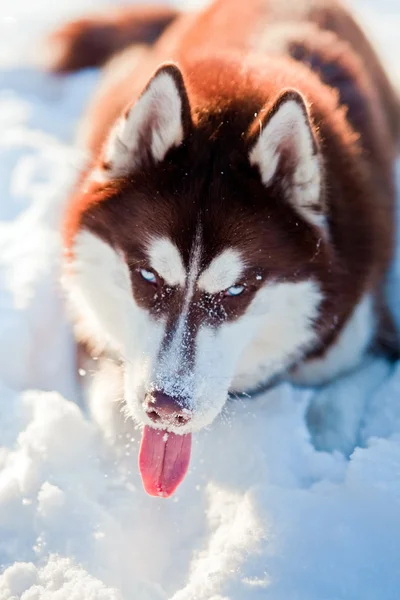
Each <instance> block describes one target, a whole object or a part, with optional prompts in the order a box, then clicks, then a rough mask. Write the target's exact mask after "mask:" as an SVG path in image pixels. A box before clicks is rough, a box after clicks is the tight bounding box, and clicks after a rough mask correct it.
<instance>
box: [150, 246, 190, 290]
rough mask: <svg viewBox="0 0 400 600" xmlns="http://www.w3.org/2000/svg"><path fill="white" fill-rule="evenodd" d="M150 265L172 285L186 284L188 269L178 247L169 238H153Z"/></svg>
mask: <svg viewBox="0 0 400 600" xmlns="http://www.w3.org/2000/svg"><path fill="white" fill-rule="evenodd" d="M147 252H148V255H149V259H150V266H151V268H152V269H154V270H155V271H156V272H157V273H158V274H159V275H160V277H162V278H163V279H164V281H165V282H166V283H167V284H168V285H170V286H171V287H173V286H175V285H181V286H184V285H185V281H186V270H185V267H184V265H183V261H182V257H181V255H180V252H179V250H178V248H177V247H176V246H175V244H173V243H172V242H171V241H170V240H168V239H167V238H157V239H155V240H152V241H151V243H150V244H149V247H148V251H147Z"/></svg>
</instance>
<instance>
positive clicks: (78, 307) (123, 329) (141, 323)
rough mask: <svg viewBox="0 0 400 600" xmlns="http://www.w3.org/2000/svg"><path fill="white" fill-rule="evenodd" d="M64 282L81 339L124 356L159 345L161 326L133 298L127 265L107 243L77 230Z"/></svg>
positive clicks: (161, 332)
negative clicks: (72, 253) (72, 254)
mask: <svg viewBox="0 0 400 600" xmlns="http://www.w3.org/2000/svg"><path fill="white" fill-rule="evenodd" d="M64 285H65V287H66V290H67V292H68V294H69V300H70V306H71V309H72V311H73V313H75V314H76V315H77V317H78V323H79V331H78V332H79V333H80V334H81V337H82V339H84V340H85V341H86V340H89V341H90V342H91V343H92V345H93V346H96V345H97V346H99V347H104V346H106V347H111V348H112V349H113V350H115V351H116V352H119V353H121V354H122V356H124V357H127V356H129V355H132V353H133V352H134V351H135V352H136V351H140V349H142V350H143V351H144V349H146V348H147V349H149V348H150V347H151V345H152V344H155V345H156V346H157V348H156V350H158V344H159V343H161V339H162V335H163V329H164V327H163V325H162V324H160V323H155V322H153V321H152V320H151V319H150V317H149V315H148V313H147V311H145V310H143V309H142V308H140V307H139V306H138V305H137V304H136V302H135V301H134V298H133V295H132V288H131V280H130V274H129V269H128V266H127V264H126V262H125V261H124V259H123V258H122V256H121V255H120V254H119V253H118V252H116V251H115V250H114V249H113V248H111V246H110V245H109V244H107V243H105V242H103V241H102V240H101V239H100V238H98V237H97V236H95V235H93V234H92V233H89V232H87V231H82V232H80V233H79V234H78V235H77V236H76V239H75V244H74V259H73V261H72V262H71V263H70V265H69V266H68V272H67V273H66V275H65V277H64ZM157 340H158V341H157Z"/></svg>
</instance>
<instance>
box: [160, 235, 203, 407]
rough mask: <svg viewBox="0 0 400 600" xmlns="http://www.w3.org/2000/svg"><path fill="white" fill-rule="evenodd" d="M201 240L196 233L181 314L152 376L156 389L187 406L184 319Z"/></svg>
mask: <svg viewBox="0 0 400 600" xmlns="http://www.w3.org/2000/svg"><path fill="white" fill-rule="evenodd" d="M200 258H201V237H200V231H197V234H196V236H195V239H194V243H193V247H192V250H191V257H190V263H189V272H188V276H187V281H186V289H185V298H184V302H183V307H182V313H181V315H180V317H179V319H178V323H177V326H176V330H175V333H174V336H173V338H172V340H171V342H170V344H169V346H168V348H167V349H166V350H165V351H164V352H163V353H162V355H161V357H160V362H159V364H158V366H157V369H156V370H155V372H154V379H155V383H156V386H158V387H161V389H163V391H164V392H166V393H167V394H169V395H171V396H178V397H180V398H183V399H185V401H186V402H187V403H188V404H190V403H191V400H192V397H193V393H194V391H193V383H194V379H193V372H192V371H191V368H190V364H189V363H188V361H187V360H186V356H185V354H186V349H187V348H186V340H187V337H188V334H189V331H188V324H187V318H188V313H189V306H190V303H191V301H192V298H193V295H194V293H195V287H196V280H197V276H198V274H199V271H200Z"/></svg>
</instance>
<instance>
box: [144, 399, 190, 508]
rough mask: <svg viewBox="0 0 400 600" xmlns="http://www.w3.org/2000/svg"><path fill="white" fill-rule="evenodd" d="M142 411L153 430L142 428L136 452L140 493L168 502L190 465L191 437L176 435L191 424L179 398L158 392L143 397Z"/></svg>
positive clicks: (186, 409) (187, 411)
mask: <svg viewBox="0 0 400 600" xmlns="http://www.w3.org/2000/svg"><path fill="white" fill-rule="evenodd" d="M144 409H145V411H146V413H147V416H148V417H149V419H151V420H152V421H153V423H154V427H151V426H149V425H145V427H144V430H143V437H142V442H141V445H140V451H139V470H140V475H141V477H142V482H143V486H144V489H145V490H146V492H147V493H148V494H150V495H151V496H161V497H164V498H168V497H169V496H171V495H172V494H173V493H174V491H175V490H176V488H177V487H178V485H179V484H180V483H181V482H182V481H183V479H184V477H185V475H186V472H187V470H188V467H189V462H190V452H191V447H192V434H191V433H185V434H179V433H178V432H179V428H180V427H182V426H183V425H187V424H188V423H189V421H190V420H191V417H192V414H191V411H190V410H189V409H188V408H186V407H185V406H184V403H183V401H182V400H180V399H179V398H174V397H172V396H168V395H167V394H165V393H163V392H161V391H154V392H152V393H151V394H147V396H146V399H145V402H144Z"/></svg>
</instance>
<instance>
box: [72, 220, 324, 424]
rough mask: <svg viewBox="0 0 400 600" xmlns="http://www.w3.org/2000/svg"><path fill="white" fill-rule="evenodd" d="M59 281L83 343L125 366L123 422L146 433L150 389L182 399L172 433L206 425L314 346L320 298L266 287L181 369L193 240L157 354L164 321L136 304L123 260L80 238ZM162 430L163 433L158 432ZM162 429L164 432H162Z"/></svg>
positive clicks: (197, 254)
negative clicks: (232, 395)
mask: <svg viewBox="0 0 400 600" xmlns="http://www.w3.org/2000/svg"><path fill="white" fill-rule="evenodd" d="M73 250H74V259H73V261H72V263H71V265H70V268H69V270H68V271H67V274H66V277H65V279H66V288H67V290H68V292H69V296H70V300H71V303H72V304H73V308H74V310H75V314H76V315H77V317H78V320H80V322H83V323H84V332H83V334H82V337H83V338H84V339H89V340H90V341H92V340H93V339H95V340H96V342H97V341H100V342H101V343H102V344H103V347H105V348H106V349H107V352H108V351H109V349H110V348H111V350H112V351H113V352H115V353H116V355H117V356H120V357H122V358H123V359H124V397H125V401H126V414H127V415H129V416H130V417H133V418H134V419H135V420H136V421H137V422H139V423H147V424H149V425H153V426H154V423H152V422H151V421H150V419H149V417H148V415H147V414H146V412H145V410H144V408H143V401H144V398H145V394H146V393H147V392H148V391H150V390H151V389H152V387H153V386H156V387H159V389H163V391H164V392H165V393H167V394H170V395H172V396H173V395H175V396H178V397H180V398H184V399H185V401H186V402H187V404H188V406H189V407H190V408H191V409H192V411H193V414H192V419H191V421H190V422H189V423H188V424H187V425H183V426H182V427H179V428H178V427H176V428H175V429H174V426H169V427H168V428H169V429H170V430H172V431H175V432H176V433H181V434H182V433H187V432H189V431H196V430H198V429H201V428H202V427H204V426H207V425H209V424H210V423H211V422H212V421H213V419H214V418H215V417H216V416H217V415H218V413H219V412H220V411H221V409H222V407H223V405H224V404H225V401H226V398H227V394H228V390H229V389H234V390H237V391H240V390H241V389H249V388H251V387H254V385H256V384H257V383H259V382H260V381H263V380H264V379H266V378H267V377H270V376H272V375H274V374H276V372H277V371H280V370H282V369H284V368H286V367H287V366H288V365H290V364H292V361H293V358H298V357H300V358H301V356H302V353H303V352H304V349H305V348H306V347H307V346H308V345H309V344H311V343H313V341H314V340H315V338H316V334H315V332H314V329H313V326H312V324H313V320H314V319H315V318H316V316H317V314H318V308H319V304H320V301H321V297H322V296H321V292H320V290H319V288H318V286H317V284H316V283H314V282H312V281H303V282H300V283H275V284H274V283H269V284H266V285H265V286H264V287H263V288H262V289H261V290H259V292H258V293H257V294H256V296H255V298H254V299H253V301H252V302H251V304H250V305H249V307H248V310H247V311H246V313H245V314H244V315H243V316H241V317H240V318H239V319H237V320H235V321H231V322H226V323H224V324H222V325H221V326H219V327H217V328H216V329H215V328H211V327H208V326H205V325H203V326H201V327H200V328H199V330H198V331H197V333H196V337H195V356H194V361H193V362H192V361H190V362H188V361H187V356H186V351H187V340H188V333H193V332H188V330H187V327H188V324H187V316H188V311H189V307H190V303H191V302H192V301H193V295H194V293H195V289H196V281H197V278H198V276H199V270H200V259H201V250H202V247H201V239H200V235H198V236H197V238H196V243H195V244H194V246H193V250H192V256H191V260H190V272H189V273H188V276H187V281H186V289H185V299H184V305H183V310H182V314H181V315H180V318H179V320H178V323H177V325H176V329H175V332H174V335H173V338H172V340H171V342H170V344H169V345H168V347H167V348H166V351H165V352H162V351H161V345H162V342H163V340H164V338H165V321H164V319H159V320H155V319H154V318H153V317H151V316H150V315H149V313H148V311H147V310H144V309H142V308H141V307H140V306H139V305H138V304H137V303H136V301H135V297H134V294H133V293H132V289H131V281H130V274H129V270H128V267H127V265H126V263H125V260H124V258H123V256H122V255H120V254H119V253H118V252H116V251H115V250H113V248H111V247H110V246H109V245H108V244H107V243H105V242H103V241H102V240H100V239H99V238H98V237H96V236H95V235H93V234H91V233H88V232H85V231H82V232H80V233H79V234H78V235H77V237H76V240H75V244H74V248H73ZM161 426H162V425H161ZM164 427H165V424H164Z"/></svg>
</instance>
